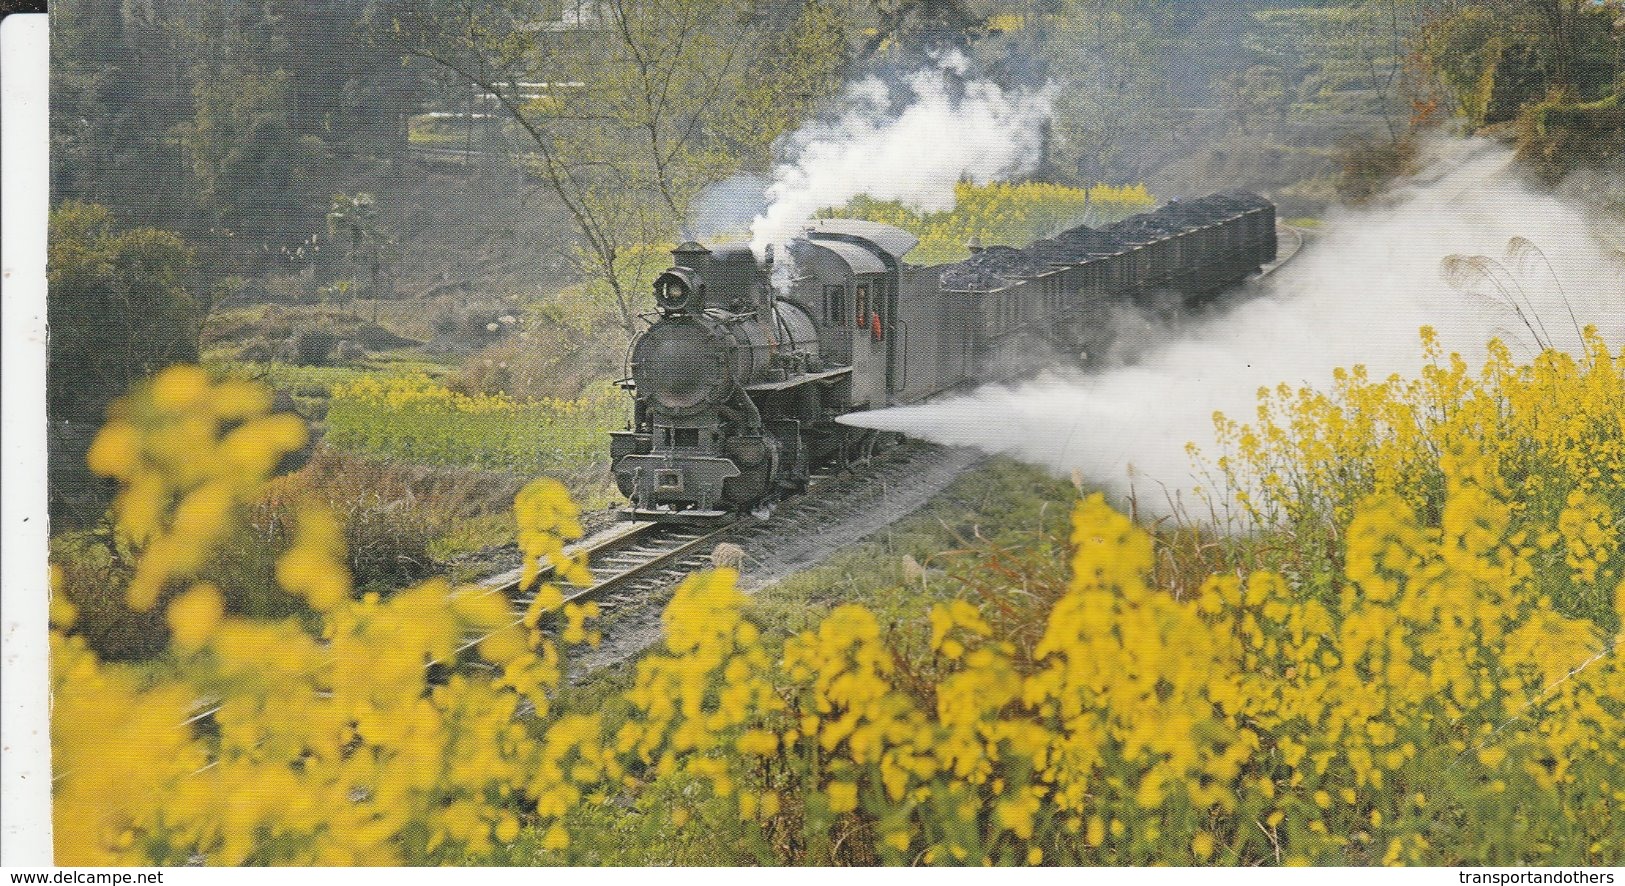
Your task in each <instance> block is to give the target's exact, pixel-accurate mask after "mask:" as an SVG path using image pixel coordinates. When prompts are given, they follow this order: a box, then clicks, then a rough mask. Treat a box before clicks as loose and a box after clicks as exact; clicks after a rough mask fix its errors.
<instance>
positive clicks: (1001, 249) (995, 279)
mask: <svg viewBox="0 0 1625 886" xmlns="http://www.w3.org/2000/svg"><path fill="white" fill-rule="evenodd" d="M1030 264H1031V261H1030V260H1029V258H1028V256H1027V254H1026V250H1022V249H1015V248H1012V247H1009V246H988V247H986V248H984V249H981V250H979V251H978V252H977V253H976V254H974V255H972V256H971V257H970V258H967V259H965V260H964V261H961V262H955V263H953V264H951V265H946V266H944V267H943V269H942V271H941V272H940V274H939V275H938V279H939V280H940V281H941V283H942V288H943V289H947V290H952V291H955V292H991V291H993V290H995V289H1003V288H1005V287H1006V286H1012V285H1014V284H1016V283H1018V282H1020V281H1021V280H1023V279H1025V277H1027V276H1031V275H1030V273H1029V266H1030Z"/></svg>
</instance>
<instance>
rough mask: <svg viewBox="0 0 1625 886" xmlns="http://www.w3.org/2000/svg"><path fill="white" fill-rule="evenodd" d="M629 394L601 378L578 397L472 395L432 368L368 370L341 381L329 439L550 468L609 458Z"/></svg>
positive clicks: (364, 448) (352, 446)
mask: <svg viewBox="0 0 1625 886" xmlns="http://www.w3.org/2000/svg"><path fill="white" fill-rule="evenodd" d="M625 401H626V396H625V394H623V393H621V392H620V391H619V390H617V389H615V388H614V387H613V386H610V385H607V384H605V385H600V386H598V387H597V388H595V389H594V390H593V391H592V392H591V393H590V394H589V395H588V396H585V397H582V398H580V399H575V400H561V399H554V398H544V399H537V400H520V399H516V398H513V397H509V396H507V395H506V394H475V395H473V396H469V395H466V394H461V393H458V392H456V391H452V390H450V389H448V388H446V387H444V386H443V385H440V384H438V383H436V382H435V381H433V380H431V379H430V378H429V377H428V376H426V375H413V376H394V377H378V376H363V377H361V378H359V379H356V380H354V381H351V382H348V383H343V384H339V385H335V386H334V388H333V398H332V401H331V405H329V407H328V411H327V425H328V430H327V438H326V440H327V442H328V444H329V445H332V446H334V447H336V448H338V449H342V450H346V451H350V452H356V453H360V454H364V455H372V456H381V457H386V458H395V459H402V460H405V461H411V462H420V463H428V464H449V465H463V466H467V467H476V468H486V469H491V470H508V471H528V472H531V473H542V472H546V471H558V470H564V469H569V468H577V467H581V466H583V465H589V464H594V463H596V462H598V461H601V460H602V459H603V457H604V453H605V452H606V451H607V449H606V448H605V447H606V443H605V442H604V441H606V440H607V439H609V431H610V430H611V429H613V428H618V427H620V426H621V425H622V424H624V423H625V419H626V402H625Z"/></svg>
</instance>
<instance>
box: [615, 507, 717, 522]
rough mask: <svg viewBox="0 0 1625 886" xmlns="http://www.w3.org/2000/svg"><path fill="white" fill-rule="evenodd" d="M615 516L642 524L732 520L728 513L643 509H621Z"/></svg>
mask: <svg viewBox="0 0 1625 886" xmlns="http://www.w3.org/2000/svg"><path fill="white" fill-rule="evenodd" d="M615 516H616V517H618V518H619V519H622V520H637V521H641V522H644V523H695V522H699V521H714V522H717V523H721V522H725V521H727V520H731V519H733V517H734V516H735V515H734V514H733V513H732V512H730V511H715V510H708V511H702V510H698V509H692V508H691V509H689V510H686V511H660V510H649V509H645V508H621V509H620V510H619V511H616V512H615Z"/></svg>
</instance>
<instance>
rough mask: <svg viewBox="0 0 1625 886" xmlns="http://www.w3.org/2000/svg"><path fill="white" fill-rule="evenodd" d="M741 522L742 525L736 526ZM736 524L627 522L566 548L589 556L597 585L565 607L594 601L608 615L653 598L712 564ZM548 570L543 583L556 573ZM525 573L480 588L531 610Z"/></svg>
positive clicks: (576, 591) (576, 592) (569, 598)
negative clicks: (714, 548)
mask: <svg viewBox="0 0 1625 886" xmlns="http://www.w3.org/2000/svg"><path fill="white" fill-rule="evenodd" d="M736 522H737V521H736ZM734 525H735V523H727V524H723V525H721V526H717V527H692V526H678V525H665V524H660V523H623V524H621V525H619V526H616V527H613V528H611V529H607V530H605V531H603V532H599V533H595V534H594V535H592V536H589V537H587V538H585V539H583V540H582V541H580V542H577V543H576V544H573V545H568V546H566V547H565V553H567V554H578V553H581V552H583V551H585V552H586V554H587V569H588V570H589V571H590V572H592V574H593V583H592V584H591V585H589V586H587V587H585V588H578V587H565V588H561V589H560V590H562V591H563V593H564V599H565V602H582V601H586V600H594V601H596V602H597V603H598V606H599V608H600V609H602V610H611V609H614V608H615V607H617V606H620V605H623V604H625V603H627V602H631V600H633V599H635V598H636V597H637V595H641V594H647V593H648V592H649V591H651V590H654V589H655V588H657V587H659V586H660V585H661V584H662V583H663V582H666V581H668V580H669V579H670V577H671V573H674V572H676V573H686V572H688V571H692V570H694V569H698V568H701V567H702V566H704V565H706V564H707V563H709V562H710V546H709V545H712V544H715V543H716V542H717V540H718V539H719V538H720V537H721V536H722V535H723V534H725V533H726V532H727V531H728V530H729V529H731V528H732V527H733V526H734ZM552 572H553V570H552V567H551V566H546V565H544V566H543V567H542V570H541V575H540V578H539V579H538V583H539V582H540V581H544V580H546V579H547V577H548V576H550V575H551V574H552ZM519 578H520V571H519V570H518V569H511V570H508V571H507V572H503V573H500V574H498V575H494V576H491V577H489V578H486V579H483V580H481V581H479V582H477V584H479V585H480V586H482V587H485V588H488V589H490V590H491V591H492V592H495V593H502V594H506V595H507V596H508V597H509V599H511V600H513V602H514V604H515V605H517V606H520V607H528V606H529V605H530V603H531V601H532V600H533V599H535V589H534V588H521V587H520V586H519Z"/></svg>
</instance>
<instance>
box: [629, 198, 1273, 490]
mask: <svg viewBox="0 0 1625 886" xmlns="http://www.w3.org/2000/svg"><path fill="white" fill-rule="evenodd" d="M1275 237H1276V234H1275V207H1274V205H1273V204H1271V203H1270V202H1269V201H1268V200H1266V199H1264V198H1262V197H1259V196H1257V195H1255V194H1247V193H1234V194H1215V195H1212V196H1208V197H1203V198H1201V199H1198V200H1191V201H1186V202H1175V203H1170V204H1168V205H1166V206H1163V207H1162V208H1160V209H1158V210H1156V211H1154V212H1148V213H1145V214H1142V215H1136V216H1132V217H1130V218H1128V219H1125V220H1123V221H1121V222H1118V223H1116V224H1114V225H1111V226H1109V227H1104V228H1098V229H1094V228H1089V227H1083V226H1080V227H1076V228H1073V229H1071V230H1068V231H1065V232H1063V233H1061V234H1058V235H1056V236H1055V237H1053V238H1051V239H1047V240H1041V241H1039V242H1037V243H1034V244H1032V245H1031V246H1028V247H1026V248H1025V249H1013V248H1009V247H1002V246H993V247H987V248H983V249H976V248H974V247H973V252H972V255H971V257H970V258H968V259H966V260H964V261H961V262H956V263H953V264H947V265H939V266H935V267H921V266H916V265H911V264H908V263H907V262H905V261H904V257H905V256H907V255H908V253H909V252H910V250H912V249H913V248H914V247H915V246H916V245H917V244H918V242H919V241H918V240H917V238H915V237H914V236H913V235H912V234H909V233H908V232H906V231H903V230H901V229H898V228H895V227H892V226H890V225H884V224H877V223H874V222H868V221H859V220H853V219H822V220H819V221H816V222H814V223H812V224H811V225H810V226H809V227H808V228H807V230H806V231H805V232H804V234H803V235H802V236H800V237H799V238H797V239H796V240H795V241H794V242H793V243H791V244H790V245H789V247H788V252H789V261H788V262H784V261H782V260H781V261H780V263H779V264H780V267H778V268H777V272H778V276H779V277H780V278H785V277H788V278H789V283H788V286H785V285H784V284H783V281H782V279H780V280H779V285H777V286H776V285H775V267H774V255H773V253H772V251H771V250H770V251H769V252H768V254H767V257H766V260H765V261H764V262H758V261H757V260H756V257H755V255H754V254H753V253H752V252H751V250H750V248H749V247H747V246H744V245H728V246H719V247H718V248H716V249H707V248H706V247H704V246H702V245H700V244H698V243H694V242H687V243H683V244H682V245H680V246H678V247H677V248H676V249H675V250H674V251H673V253H672V254H673V257H674V259H675V266H674V267H672V268H671V269H670V270H667V271H665V272H664V273H662V274H661V275H660V276H659V277H658V278H657V279H656V280H655V283H654V296H655V305H656V308H657V309H658V311H659V315H658V317H656V318H653V322H652V324H651V325H650V326H649V328H648V329H646V330H645V331H644V332H643V333H642V334H641V335H640V336H639V337H638V338H637V339H636V341H635V342H634V343H633V346H632V350H631V356H630V367H629V368H630V372H629V373H628V378H627V380H626V381H624V382H623V383H622V384H623V387H625V388H626V389H627V390H628V391H629V392H630V393H631V395H632V398H633V403H634V408H633V417H632V424H631V426H630V427H629V428H628V429H626V430H624V431H618V432H613V433H611V435H610V437H611V440H610V458H611V469H612V471H613V473H614V475H615V481H616V484H617V485H618V486H619V488H620V490H621V493H622V494H623V495H625V496H626V497H627V499H628V501H630V502H631V507H630V508H628V509H626V510H625V511H623V513H622V516H623V517H625V518H629V519H637V520H655V521H702V520H708V519H718V518H724V517H727V516H729V515H731V514H734V513H738V512H742V511H745V510H749V509H752V508H755V507H758V506H760V505H763V504H765V503H768V502H771V501H772V500H773V499H775V498H777V497H780V496H783V495H785V494H789V493H794V492H797V491H800V490H803V489H805V488H806V485H807V482H808V480H809V478H810V477H811V476H812V474H813V472H814V471H815V470H823V469H826V468H829V467H832V466H840V465H844V464H845V463H848V462H850V461H851V460H853V459H855V458H858V457H861V456H862V455H863V453H864V448H865V447H866V446H869V445H872V443H873V438H872V432H868V431H864V430H861V429H858V428H852V427H848V426H846V425H843V424H840V423H838V422H837V421H836V419H837V417H838V416H840V415H843V414H845V413H847V412H852V411H855V410H863V409H878V408H882V407H887V406H896V405H902V404H909V403H916V402H919V401H921V400H924V399H927V398H929V397H932V396H934V395H937V394H941V393H943V392H944V391H948V390H951V389H953V388H956V387H960V386H963V385H967V384H971V383H979V382H985V381H996V380H1000V379H1001V378H1005V377H1008V374H1009V373H1010V372H1011V371H1012V370H1011V369H1010V367H1012V366H1015V365H1019V364H1020V362H1021V361H1019V360H1012V359H1010V358H1011V357H1013V356H1018V355H1021V354H1023V353H1030V352H1031V351H1033V350H1034V349H1047V350H1049V352H1051V353H1053V352H1056V351H1059V352H1065V353H1074V354H1075V353H1078V352H1080V351H1089V350H1093V349H1098V348H1100V347H1101V346H1102V345H1103V344H1104V341H1103V336H1106V335H1109V334H1110V333H1109V329H1110V324H1109V323H1108V322H1107V319H1108V315H1109V314H1110V312H1111V311H1113V310H1114V309H1117V308H1120V307H1122V306H1125V305H1129V306H1147V305H1150V304H1152V303H1153V302H1166V300H1167V299H1168V298H1169V297H1170V296H1172V297H1173V298H1174V299H1176V300H1177V302H1178V303H1179V304H1182V305H1191V304H1198V303H1201V302H1203V301H1205V300H1207V299H1209V298H1211V296H1213V295H1214V294H1216V293H1218V292H1219V291H1221V290H1223V289H1225V288H1227V287H1230V286H1233V285H1235V284H1236V283H1239V282H1241V281H1242V280H1243V279H1245V278H1246V277H1248V276H1249V275H1251V274H1253V273H1256V272H1257V271H1258V270H1259V269H1260V267H1261V266H1263V265H1265V264H1267V263H1269V262H1271V261H1274V259H1275V255H1276V239H1275ZM786 265H788V267H786ZM786 272H788V273H786Z"/></svg>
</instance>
